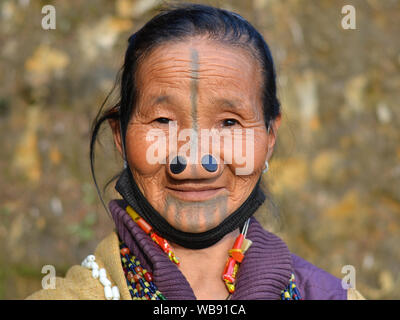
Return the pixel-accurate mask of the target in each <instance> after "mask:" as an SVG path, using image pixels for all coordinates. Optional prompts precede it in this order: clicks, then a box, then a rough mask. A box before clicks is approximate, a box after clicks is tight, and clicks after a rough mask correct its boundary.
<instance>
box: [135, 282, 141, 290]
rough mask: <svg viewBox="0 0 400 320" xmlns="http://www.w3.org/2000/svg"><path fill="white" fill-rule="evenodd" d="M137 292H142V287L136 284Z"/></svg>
mask: <svg viewBox="0 0 400 320" xmlns="http://www.w3.org/2000/svg"><path fill="white" fill-rule="evenodd" d="M136 290H137V291H139V292H140V291H142V286H141V285H140V283H136Z"/></svg>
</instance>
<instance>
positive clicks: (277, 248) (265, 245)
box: [109, 200, 347, 300]
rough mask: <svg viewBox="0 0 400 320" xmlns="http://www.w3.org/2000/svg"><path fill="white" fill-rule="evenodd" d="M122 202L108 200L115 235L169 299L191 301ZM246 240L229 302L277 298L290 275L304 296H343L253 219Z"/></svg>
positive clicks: (335, 283)
mask: <svg viewBox="0 0 400 320" xmlns="http://www.w3.org/2000/svg"><path fill="white" fill-rule="evenodd" d="M126 204H127V203H126V202H125V201H124V200H112V201H111V202H110V204H109V208H110V211H111V214H112V216H113V219H114V222H115V226H116V229H117V233H118V235H119V236H120V238H121V240H122V241H124V242H125V244H126V245H127V246H128V247H129V249H130V250H131V252H132V253H133V254H134V255H135V256H136V257H137V258H138V259H139V260H140V262H141V263H142V265H143V267H144V268H146V269H147V270H149V271H150V272H152V273H153V277H154V282H155V284H156V285H157V286H158V288H159V290H160V291H161V292H162V293H163V294H164V295H165V296H166V297H167V299H168V300H195V299H196V296H195V295H194V293H193V290H192V288H191V287H190V284H189V283H188V281H187V280H186V278H185V276H184V275H183V274H182V273H181V271H180V270H179V268H178V267H177V266H176V265H175V264H174V263H172V262H171V261H170V260H169V258H168V257H167V256H166V255H165V254H164V252H163V251H162V250H161V249H160V248H159V247H158V246H157V245H156V244H155V243H154V242H153V241H152V240H151V238H150V237H149V236H148V235H147V234H145V233H144V232H143V231H142V230H141V229H140V228H139V227H138V226H137V224H136V223H135V222H134V221H133V220H132V218H131V217H130V216H129V214H127V213H126V211H125V210H124V208H125V206H126ZM247 238H248V239H250V240H251V241H252V242H253V244H252V246H251V247H250V249H249V250H248V251H247V252H246V256H245V259H244V260H243V262H242V263H241V265H240V268H239V271H238V274H237V279H236V290H235V293H234V294H233V295H232V297H231V299H232V300H278V299H280V294H281V291H282V290H283V289H285V288H286V286H287V285H288V283H289V279H290V276H291V274H292V273H294V274H295V278H296V283H297V286H298V289H299V291H300V294H301V296H302V298H303V299H304V300H309V299H314V300H316V299H318V300H345V299H347V291H346V290H344V289H342V286H341V280H340V279H338V278H336V277H334V276H332V275H330V274H329V273H327V272H325V271H324V270H321V269H319V268H317V267H315V266H314V265H312V264H311V263H309V262H307V261H305V260H304V259H302V258H300V257H298V256H296V255H294V254H291V253H290V251H289V249H288V247H287V246H286V244H285V243H284V242H283V241H282V240H281V239H280V238H278V237H277V236H276V235H274V234H272V233H270V232H268V231H266V230H264V229H263V228H262V226H261V225H260V224H259V223H258V221H257V220H256V219H255V218H254V217H252V218H251V223H250V226H249V229H248V232H247Z"/></svg>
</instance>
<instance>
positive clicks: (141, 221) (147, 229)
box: [136, 218, 153, 234]
mask: <svg viewBox="0 0 400 320" xmlns="http://www.w3.org/2000/svg"><path fill="white" fill-rule="evenodd" d="M136 223H137V224H138V226H139V227H140V229H142V230H143V231H144V232H145V233H146V234H149V233H150V232H151V230H152V229H153V228H152V227H151V225H149V224H148V223H147V222H146V221H144V219H142V218H140V219H138V220H136Z"/></svg>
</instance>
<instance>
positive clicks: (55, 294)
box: [27, 232, 364, 300]
mask: <svg viewBox="0 0 400 320" xmlns="http://www.w3.org/2000/svg"><path fill="white" fill-rule="evenodd" d="M94 255H95V257H96V262H97V264H98V265H99V267H100V268H105V269H106V271H107V278H108V279H109V280H110V281H111V283H112V285H113V286H114V285H116V286H117V287H118V289H119V292H120V295H121V300H131V295H130V293H129V291H128V286H127V284H126V280H125V275H124V271H123V269H122V265H121V260H120V254H119V241H118V236H117V234H116V233H115V232H113V233H111V234H110V235H108V236H107V237H106V238H105V239H104V240H103V241H101V242H100V244H99V245H98V246H97V248H96V251H95V253H94ZM347 298H348V299H349V300H364V297H363V296H362V295H361V294H360V293H359V292H358V291H357V290H355V289H349V290H348V293H347ZM27 299H28V300H105V295H104V287H103V285H102V284H101V283H100V281H99V280H98V279H94V278H93V277H92V272H91V270H89V269H87V268H85V267H82V266H80V265H75V266H72V267H71V268H70V269H69V270H68V272H67V274H66V276H65V278H60V277H57V278H56V286H55V289H42V290H40V291H37V292H35V293H33V294H32V295H30V296H29V297H27Z"/></svg>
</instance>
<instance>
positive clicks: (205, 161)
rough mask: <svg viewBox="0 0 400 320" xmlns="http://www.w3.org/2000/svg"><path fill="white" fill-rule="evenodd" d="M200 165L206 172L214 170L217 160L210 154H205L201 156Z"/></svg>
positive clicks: (215, 169) (216, 167)
mask: <svg viewBox="0 0 400 320" xmlns="http://www.w3.org/2000/svg"><path fill="white" fill-rule="evenodd" d="M201 165H202V166H203V168H204V169H206V170H207V171H208V172H215V171H217V169H218V164H217V160H215V158H214V157H213V156H212V155H211V154H206V155H205V156H203V157H202V158H201Z"/></svg>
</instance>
